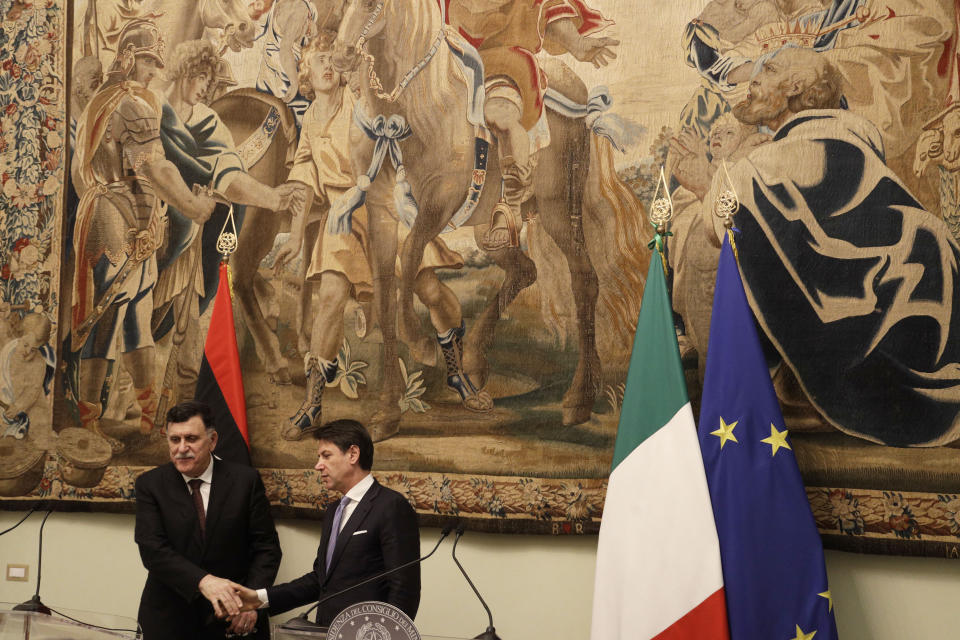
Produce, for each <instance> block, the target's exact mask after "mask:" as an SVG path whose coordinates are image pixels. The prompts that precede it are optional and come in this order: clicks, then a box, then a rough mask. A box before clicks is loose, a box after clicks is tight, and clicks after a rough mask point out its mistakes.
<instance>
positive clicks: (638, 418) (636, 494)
mask: <svg viewBox="0 0 960 640" xmlns="http://www.w3.org/2000/svg"><path fill="white" fill-rule="evenodd" d="M590 637H591V640H642V639H645V638H657V639H664V640H667V639H670V640H673V639H679V638H683V639H687V638H689V639H690V640H694V639H697V640H704V639H707V638H709V639H710V640H725V639H728V638H729V637H730V633H729V629H728V626H727V612H726V601H725V599H724V592H723V573H722V571H721V567H720V547H719V543H718V541H717V529H716V525H715V524H714V520H713V509H712V508H711V505H710V492H709V490H708V489H707V477H706V473H705V472H704V469H703V459H702V458H701V456H700V444H699V441H698V440H697V430H696V426H695V425H694V421H693V413H692V412H691V410H690V401H689V400H688V399H687V390H686V382H685V380H684V377H683V368H682V366H681V364H680V352H679V349H678V348H677V337H676V333H675V330H674V326H673V313H672V310H671V308H670V303H669V300H668V298H667V287H666V280H665V278H664V274H663V268H662V267H661V259H660V254H659V253H658V252H657V251H654V252H653V256H652V257H651V261H650V268H649V270H648V274H647V283H646V289H645V290H644V293H643V303H642V305H641V309H640V317H639V319H638V320H637V332H636V336H635V337H634V343H633V353H632V355H631V357H630V371H629V373H628V374H627V383H626V390H625V393H624V397H623V407H622V409H621V413H620V426H619V428H618V430H617V441H616V446H615V447H614V453H613V464H612V466H611V471H610V481H609V484H608V486H607V497H606V503H605V504H604V508H603V520H602V521H601V524H600V538H599V546H598V549H597V570H596V578H595V586H594V592H593V622H592V628H591V633H590Z"/></svg>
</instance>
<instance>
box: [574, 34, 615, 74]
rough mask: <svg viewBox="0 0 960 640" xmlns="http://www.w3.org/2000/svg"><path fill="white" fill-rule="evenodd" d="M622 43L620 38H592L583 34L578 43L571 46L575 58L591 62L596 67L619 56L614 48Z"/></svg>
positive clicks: (605, 64)
mask: <svg viewBox="0 0 960 640" xmlns="http://www.w3.org/2000/svg"><path fill="white" fill-rule="evenodd" d="M618 44H620V41H619V40H615V39H613V38H591V37H589V36H581V37H580V38H578V39H577V42H576V44H575V45H574V46H573V47H571V48H570V53H571V54H572V55H573V57H574V58H576V59H577V60H580V61H581V62H589V63H591V64H592V65H593V66H594V67H596V68H598V69H599V68H600V67H605V66H607V65H608V64H610V62H611V61H612V60H613V59H614V58H616V57H617V54H616V53H614V52H613V48H614V47H615V46H617V45H618Z"/></svg>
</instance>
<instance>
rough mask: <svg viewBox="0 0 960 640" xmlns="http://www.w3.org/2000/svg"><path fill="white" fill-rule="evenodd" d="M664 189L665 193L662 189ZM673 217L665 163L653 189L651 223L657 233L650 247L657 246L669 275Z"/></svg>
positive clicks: (664, 270)
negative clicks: (669, 242)
mask: <svg viewBox="0 0 960 640" xmlns="http://www.w3.org/2000/svg"><path fill="white" fill-rule="evenodd" d="M661 188H662V189H663V195H662V196H660V197H657V196H658V195H659V194H660V189H661ZM672 218H673V200H672V199H671V198H670V187H669V186H668V185H667V178H666V176H665V175H664V173H663V165H660V179H659V180H658V181H657V187H656V189H654V191H653V202H652V203H651V204H650V224H652V225H653V228H654V229H655V233H654V236H653V240H652V241H651V242H650V244H649V248H650V249H653V248H654V247H656V249H657V251H658V252H659V253H660V261H661V262H662V263H663V273H664V275H668V270H667V257H666V251H667V237H669V236H671V235H673V234H672V233H670V232H669V231H668V230H667V225H668V223H669V222H670V220H671V219H672Z"/></svg>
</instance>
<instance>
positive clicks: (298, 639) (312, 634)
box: [3, 623, 467, 640]
mask: <svg viewBox="0 0 960 640" xmlns="http://www.w3.org/2000/svg"><path fill="white" fill-rule="evenodd" d="M281 627H282V625H281V624H279V623H277V624H274V625H273V626H272V629H273V636H272V637H273V640H326V638H327V628H326V627H319V626H318V627H315V628H313V629H283V628H281ZM420 638H421V640H467V639H466V638H452V637H449V636H423V635H422V636H420ZM3 640H6V638H4V639H3Z"/></svg>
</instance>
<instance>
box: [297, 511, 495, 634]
mask: <svg viewBox="0 0 960 640" xmlns="http://www.w3.org/2000/svg"><path fill="white" fill-rule="evenodd" d="M455 526H456V523H449V524H447V525H446V526H445V527H444V528H443V530H442V531H441V532H440V539H439V540H437V544H435V545H433V549H431V550H430V553H428V554H427V555H425V556H421V557H419V558H417V559H416V560H411V561H410V562H404V563H403V564H401V565H398V566H396V567H393V568H392V569H387V570H386V571H381V572H380V573H378V574H375V575H373V576H370V577H369V578H365V579H364V580H361V581H360V582H357V583H355V584H352V585H350V586H349V587H346V588H345V589H340V591H337V592H335V593H331V594H330V595H327V596H324V597H322V598H320V599H319V600H318V601H317V603H316V604H314V605H313V606H312V607H310V608H309V609H307V610H306V611H304V612H303V613H301V614H300V615H298V616H296V617H293V618H290V619H289V620H287V621H286V622H284V623H283V624H282V625H281V626H280V628H281V629H286V630H297V629H316V628H318V627H320V625H318V624H316V623H314V622H310V621H309V620H307V616H309V615H310V613H312V612H313V610H314V609H316V608H317V607H319V606H320V605H322V604H323V603H324V602H326V601H327V600H332V599H333V598H336V597H338V596H342V595H343V594H345V593H347V592H348V591H352V590H354V589H356V588H357V587H360V586H363V585H365V584H369V583H371V582H374V581H376V580H381V579H383V578H386V577H387V576H389V575H390V574H392V573H396V572H397V571H400V570H401V569H406V568H407V567H409V566H411V565H414V564H417V563H418V562H423V561H424V560H426V559H427V558H429V557H430V556H432V555H433V554H434V553H436V551H437V549H439V548H440V543H441V542H443V541H444V539H445V538H446V537H447V536H448V535H450V532H451V531H453V528H454V527H455ZM497 640H499V639H497Z"/></svg>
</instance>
